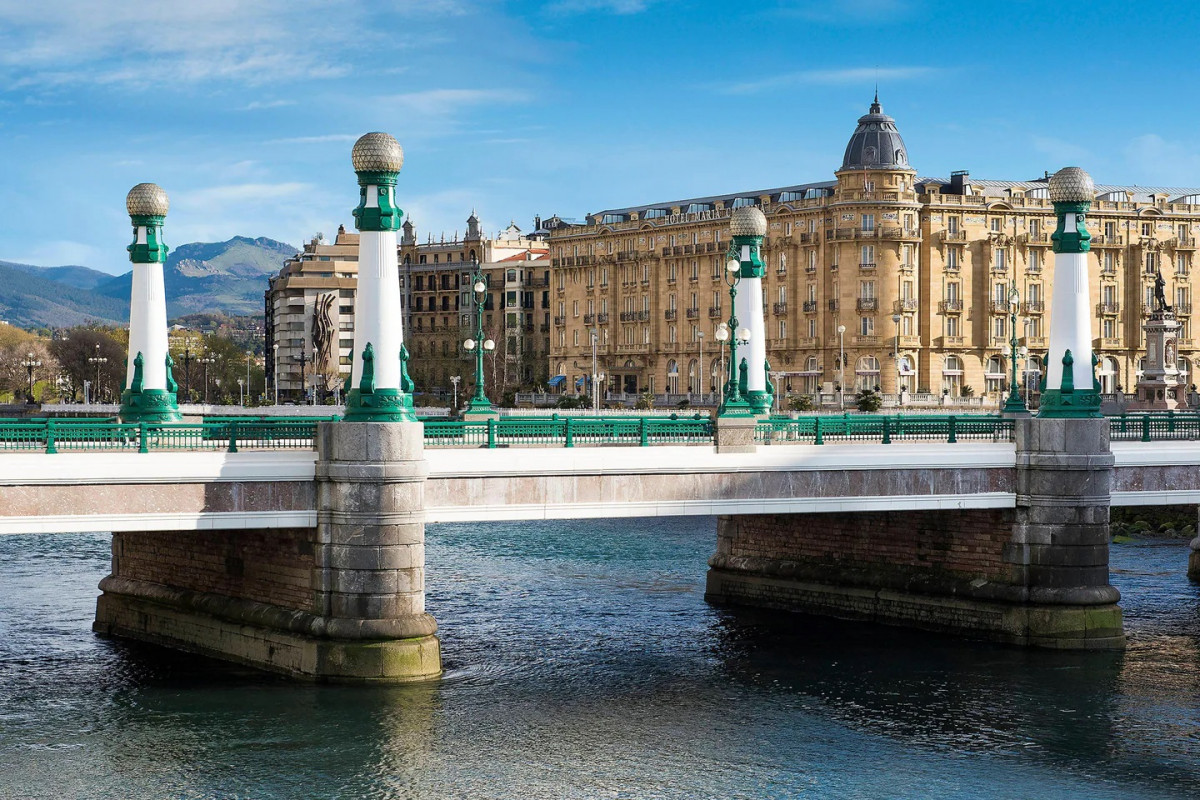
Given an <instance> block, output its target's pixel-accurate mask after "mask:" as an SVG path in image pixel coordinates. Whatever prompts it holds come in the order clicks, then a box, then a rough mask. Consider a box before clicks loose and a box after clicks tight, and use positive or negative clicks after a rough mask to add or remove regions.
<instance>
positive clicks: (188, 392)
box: [183, 336, 196, 403]
mask: <svg viewBox="0 0 1200 800" xmlns="http://www.w3.org/2000/svg"><path fill="white" fill-rule="evenodd" d="M195 343H196V340H195V339H193V338H192V337H191V336H185V337H183V397H184V402H185V403H190V402H192V345H193V344H195Z"/></svg>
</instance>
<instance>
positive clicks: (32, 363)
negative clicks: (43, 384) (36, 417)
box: [21, 353, 42, 403]
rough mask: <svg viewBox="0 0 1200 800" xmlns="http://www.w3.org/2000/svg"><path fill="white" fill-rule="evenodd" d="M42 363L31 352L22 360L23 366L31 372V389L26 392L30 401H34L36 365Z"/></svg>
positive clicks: (38, 365)
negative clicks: (34, 371)
mask: <svg viewBox="0 0 1200 800" xmlns="http://www.w3.org/2000/svg"><path fill="white" fill-rule="evenodd" d="M41 365H42V362H41V361H38V360H37V359H36V358H34V357H33V353H30V354H29V355H28V356H27V357H26V358H25V360H24V361H22V362H21V366H23V367H25V371H26V372H28V373H29V391H28V392H27V393H26V394H25V397H26V398H28V400H29V402H30V403H32V402H33V370H34V368H35V367H40V366H41Z"/></svg>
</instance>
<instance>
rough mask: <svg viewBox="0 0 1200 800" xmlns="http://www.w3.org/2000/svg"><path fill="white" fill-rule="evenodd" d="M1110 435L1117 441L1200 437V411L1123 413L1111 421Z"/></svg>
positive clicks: (1109, 424) (1109, 422) (1184, 439)
mask: <svg viewBox="0 0 1200 800" xmlns="http://www.w3.org/2000/svg"><path fill="white" fill-rule="evenodd" d="M1108 432H1109V438H1111V439H1112V440H1113V441H1114V442H1119V441H1128V442H1162V441H1172V440H1177V441H1189V440H1195V439H1200V410H1198V411H1148V412H1145V413H1141V414H1122V415H1121V416H1119V417H1110V418H1109V420H1108Z"/></svg>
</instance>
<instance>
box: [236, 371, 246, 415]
mask: <svg viewBox="0 0 1200 800" xmlns="http://www.w3.org/2000/svg"><path fill="white" fill-rule="evenodd" d="M238 405H240V406H242V407H243V408H245V407H246V382H245V381H244V380H242V379H241V378H238Z"/></svg>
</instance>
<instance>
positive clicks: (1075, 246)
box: [1050, 201, 1092, 253]
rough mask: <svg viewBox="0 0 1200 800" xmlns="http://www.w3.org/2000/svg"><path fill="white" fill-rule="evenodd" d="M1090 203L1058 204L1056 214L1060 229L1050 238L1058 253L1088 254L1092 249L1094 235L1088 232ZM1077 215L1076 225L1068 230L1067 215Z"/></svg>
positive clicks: (1055, 206)
mask: <svg viewBox="0 0 1200 800" xmlns="http://www.w3.org/2000/svg"><path fill="white" fill-rule="evenodd" d="M1091 207H1092V204H1091V203H1089V202H1086V201H1084V202H1058V203H1055V204H1054V213H1055V215H1057V217H1058V228H1057V229H1056V230H1055V231H1054V233H1053V235H1051V237H1050V241H1051V242H1052V244H1053V248H1054V252H1056V253H1086V252H1088V251H1090V250H1091V249H1092V235H1091V234H1090V233H1088V231H1087V212H1088V211H1089V210H1090V209H1091ZM1068 214H1074V215H1075V224H1074V225H1072V226H1071V228H1070V230H1068V229H1067V215H1068Z"/></svg>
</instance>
